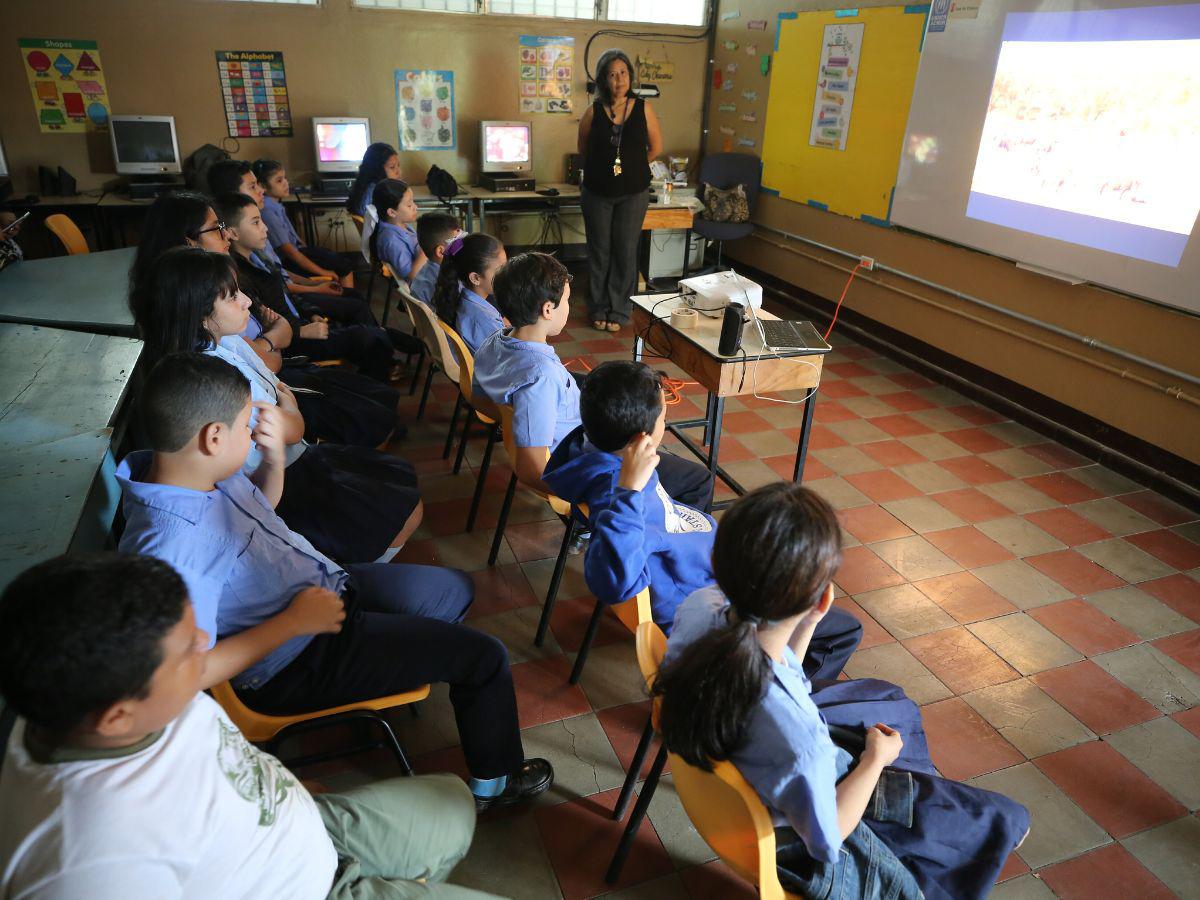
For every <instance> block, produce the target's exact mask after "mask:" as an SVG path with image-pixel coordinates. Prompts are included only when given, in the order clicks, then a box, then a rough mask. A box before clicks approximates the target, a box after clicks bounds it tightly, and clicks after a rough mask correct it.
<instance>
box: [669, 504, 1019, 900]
mask: <svg viewBox="0 0 1200 900" xmlns="http://www.w3.org/2000/svg"><path fill="white" fill-rule="evenodd" d="M840 562H841V534H840V531H839V528H838V521H837V518H836V516H835V515H834V513H833V510H832V509H831V508H830V507H829V504H828V503H826V502H825V501H824V500H822V499H821V498H820V496H818V495H817V494H815V493H813V492H812V491H809V490H807V489H806V488H802V487H800V486H799V485H795V484H790V483H778V484H770V485H766V486H765V487H761V488H759V489H758V490H755V491H752V492H751V493H749V494H747V495H746V496H745V497H743V498H741V499H740V500H739V501H738V502H737V503H736V504H734V505H733V507H731V508H730V509H729V510H728V511H727V512H726V513H725V516H724V518H722V520H721V524H720V527H719V528H718V529H717V536H716V542H715V544H714V547H713V569H714V571H715V573H716V578H717V584H716V585H715V586H713V587H710V588H704V589H702V590H699V591H697V592H696V593H694V594H692V595H691V596H690V597H688V598H687V600H685V601H684V603H683V605H682V606H680V608H679V611H678V612H677V613H676V616H675V630H674V632H673V633H672V635H671V640H670V642H669V644H668V647H667V655H666V660H665V662H664V665H663V667H662V669H661V670H660V671H659V674H658V678H657V679H656V680H655V682H654V688H653V693H654V694H655V695H657V696H660V697H661V698H662V709H661V718H660V723H661V733H662V738H663V743H664V744H665V745H666V747H667V748H668V749H670V750H671V751H672V752H674V753H677V754H679V755H680V756H682V757H683V758H684V759H685V760H687V761H688V762H689V763H690V764H692V765H694V766H700V767H701V768H705V769H710V768H711V766H712V763H713V762H715V761H719V760H729V761H730V762H732V763H733V765H734V766H735V767H736V768H737V769H738V771H739V772H740V773H741V774H742V775H743V776H744V777H745V779H746V780H747V781H748V782H749V783H750V785H751V786H752V787H753V788H754V789H755V791H756V792H757V793H758V795H759V798H760V799H761V800H762V801H763V803H764V804H765V805H766V807H767V809H768V810H769V811H770V813H771V817H772V819H773V820H774V823H775V826H776V847H777V852H776V859H777V864H778V869H779V875H780V881H781V882H782V883H783V887H784V889H785V890H787V891H790V892H794V893H797V894H800V895H802V896H805V897H812V896H817V897H831V898H838V900H851V898H854V900H857V898H884V897H886V898H897V900H917V898H928V900H962V898H978V897H984V896H986V895H987V894H988V892H989V891H990V890H991V888H992V886H993V885H994V884H995V881H996V876H997V875H998V874H999V872H1000V868H1001V866H1003V865H1004V863H1005V861H1006V860H1007V859H1008V855H1009V853H1010V852H1011V851H1012V850H1014V849H1015V848H1016V847H1017V846H1018V845H1019V843H1020V841H1021V840H1022V839H1023V835H1024V834H1025V833H1026V832H1027V830H1028V828H1029V813H1028V812H1027V811H1026V810H1025V808H1024V807H1022V806H1021V805H1020V804H1018V803H1015V802H1013V801H1012V800H1010V799H1009V798H1007V797H1004V796H1001V795H1000V794H994V793H991V792H989V791H984V790H980V789H978V788H973V787H968V786H967V785H964V784H959V783H957V782H954V781H949V780H946V779H943V778H939V777H938V776H937V775H936V774H935V771H934V768H933V764H932V762H931V761H930V759H929V753H928V747H927V745H926V742H925V740H924V733H923V730H922V727H921V715H920V711H919V710H918V709H917V707H916V706H915V704H913V703H912V702H911V701H909V700H908V699H907V698H906V697H904V695H903V692H902V691H900V690H899V688H896V687H895V686H894V685H890V684H888V683H887V682H882V681H875V680H861V681H860V680H851V681H841V682H833V683H832V684H827V685H821V684H814V683H810V682H809V680H808V678H806V677H805V675H804V674H803V672H802V671H801V667H800V659H801V658H802V657H803V656H804V655H805V649H806V648H807V647H808V646H809V642H810V641H811V640H812V636H813V632H814V630H815V629H816V627H817V626H818V624H819V623H820V622H821V619H822V617H823V616H825V615H826V614H827V613H828V612H829V608H830V606H831V604H832V603H833V586H832V581H831V580H832V578H833V575H834V573H835V572H836V571H837V568H838V566H839V564H840ZM879 723H887V724H879ZM831 730H832V731H833V733H832V734H831ZM864 737H865V742H864ZM835 741H836V742H837V743H835ZM864 743H865V747H864ZM841 745H845V746H844V747H843V746H841Z"/></svg>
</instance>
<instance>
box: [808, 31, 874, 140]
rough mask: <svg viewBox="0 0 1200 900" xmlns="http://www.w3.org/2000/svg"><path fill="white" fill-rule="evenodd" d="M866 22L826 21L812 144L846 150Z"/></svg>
mask: <svg viewBox="0 0 1200 900" xmlns="http://www.w3.org/2000/svg"><path fill="white" fill-rule="evenodd" d="M866 27H867V26H866V23H865V22H856V23H853V24H847V25H840V24H839V25H826V26H825V37H824V40H823V42H822V44H821V61H820V63H819V64H818V69H817V94H816V98H815V99H814V100H813V114H812V127H811V128H810V130H809V136H808V143H809V145H810V146H812V147H827V148H829V149H830V150H845V149H846V136H847V134H848V133H849V131H850V112H851V110H852V108H853V107H854V86H855V84H856V82H857V81H858V57H859V54H860V53H861V52H862V41H863V31H865V30H866Z"/></svg>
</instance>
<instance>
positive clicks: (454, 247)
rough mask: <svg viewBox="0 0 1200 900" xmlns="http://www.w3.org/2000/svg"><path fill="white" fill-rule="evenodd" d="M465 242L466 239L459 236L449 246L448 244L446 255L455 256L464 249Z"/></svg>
mask: <svg viewBox="0 0 1200 900" xmlns="http://www.w3.org/2000/svg"><path fill="white" fill-rule="evenodd" d="M463 240H464V237H463V236H462V235H459V236H458V237H456V238H455V239H454V240H452V241H451V242H450V243H449V244H447V245H446V255H447V256H454V255H455V254H456V253H458V251H459V250H461V249H462V248H463Z"/></svg>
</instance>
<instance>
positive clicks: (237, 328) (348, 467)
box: [137, 247, 423, 563]
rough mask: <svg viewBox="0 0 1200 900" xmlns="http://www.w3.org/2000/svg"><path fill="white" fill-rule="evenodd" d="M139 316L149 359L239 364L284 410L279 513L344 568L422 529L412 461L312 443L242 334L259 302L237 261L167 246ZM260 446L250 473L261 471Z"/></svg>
mask: <svg viewBox="0 0 1200 900" xmlns="http://www.w3.org/2000/svg"><path fill="white" fill-rule="evenodd" d="M145 282H146V286H145V288H144V289H143V291H142V292H141V293H142V294H143V295H144V296H146V297H147V298H148V300H147V302H146V303H145V306H144V307H143V312H142V316H141V317H140V318H138V319H137V326H138V334H139V336H140V337H141V338H142V340H143V341H145V343H146V359H147V362H148V363H151V362H154V361H155V360H157V359H159V358H161V357H162V356H165V355H166V354H168V353H174V352H180V351H184V352H193V351H201V352H204V353H209V354H212V355H214V356H219V357H220V358H222V359H224V360H225V361H226V362H228V363H230V364H231V365H233V366H235V367H236V368H237V369H238V371H240V372H241V373H242V374H243V375H244V376H245V377H246V378H247V379H248V380H249V381H250V384H251V390H252V392H253V395H254V400H255V401H256V402H262V403H267V404H269V405H271V406H278V407H280V409H281V410H282V411H283V413H284V420H285V422H286V423H287V437H286V441H287V451H286V455H287V464H288V478H287V482H286V484H285V487H284V493H283V498H282V500H281V501H280V504H279V514H280V515H281V516H283V518H284V519H285V520H286V521H287V522H288V524H289V525H290V526H291V527H292V528H293V529H294V530H296V531H298V532H300V533H301V534H303V535H304V536H305V537H306V538H307V539H308V540H310V541H312V543H313V544H314V545H315V546H316V547H317V549H318V550H320V551H321V552H322V553H324V554H325V555H326V556H331V557H333V558H334V559H336V560H338V561H339V562H343V563H354V562H372V561H374V560H380V561H384V562H386V561H387V560H389V559H391V558H392V557H393V556H394V555H395V554H396V552H397V551H398V550H399V548H400V547H402V546H403V545H404V542H405V541H407V540H408V538H409V537H410V536H411V535H412V533H413V532H414V531H415V530H416V528H417V526H418V525H420V523H421V517H422V513H423V508H422V505H421V495H420V492H419V491H418V490H417V476H416V473H415V472H414V471H413V468H412V466H411V465H409V464H408V463H407V462H405V461H404V460H403V459H400V458H399V457H398V456H394V455H392V454H390V453H383V452H381V451H378V450H374V449H370V448H367V447H348V446H344V445H341V444H334V443H322V444H312V445H310V444H307V443H305V442H304V431H305V422H304V417H303V415H301V414H300V410H299V407H298V404H297V402H296V397H295V395H294V394H293V393H292V391H291V388H290V387H289V386H288V385H287V384H286V383H285V382H283V381H281V380H279V379H278V378H277V377H276V376H275V375H274V374H273V373H272V372H271V371H270V370H269V369H268V368H267V367H266V366H265V365H264V364H263V361H262V360H261V359H260V358H259V356H258V354H257V353H255V351H254V350H253V348H251V346H250V344H249V343H248V342H247V341H246V340H244V339H243V338H242V337H240V335H241V334H242V333H243V332H244V331H245V329H246V325H247V322H248V321H249V318H250V306H251V301H250V298H249V297H247V296H246V295H245V294H244V293H242V292H241V291H240V290H239V289H238V284H237V277H236V272H235V270H234V267H233V261H232V260H230V258H229V257H228V256H223V255H219V254H216V253H210V252H207V251H205V250H200V249H198V248H191V247H179V248H176V249H173V250H168V251H167V252H166V253H164V254H163V255H162V256H161V257H159V258H158V259H157V260H155V262H154V263H153V265H152V266H151V267H150V270H149V273H148V274H147V276H146V279H145ZM258 463H259V459H258V456H257V451H256V450H254V449H251V451H250V458H249V460H248V461H247V463H246V472H247V474H249V473H251V472H253V471H254V470H255V468H256V467H257V466H258Z"/></svg>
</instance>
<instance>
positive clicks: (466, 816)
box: [313, 775, 491, 900]
mask: <svg viewBox="0 0 1200 900" xmlns="http://www.w3.org/2000/svg"><path fill="white" fill-rule="evenodd" d="M313 799H314V800H315V801H316V803H317V808H318V809H319V810H320V811H321V818H322V819H323V820H324V822H325V830H326V831H328V832H329V837H330V839H331V840H332V841H333V846H334V847H335V848H336V849H337V854H338V870H337V875H336V876H335V877H334V881H333V886H332V887H331V888H330V889H329V897H330V898H331V900H404V898H423V900H434V898H436V900H470V898H474V900H479V898H483V897H488V896H491V895H490V894H481V893H479V892H478V891H472V890H469V889H467V888H461V887H457V886H455V885H451V884H442V883H441V882H444V881H445V880H446V878H447V876H449V874H450V872H451V870H452V869H453V868H454V867H455V866H456V865H457V864H458V862H459V860H461V859H462V858H463V857H464V856H466V855H467V850H469V849H470V847H471V836H472V835H473V834H474V832H475V801H474V800H473V799H472V798H471V792H470V791H469V790H468V789H467V786H466V785H465V784H464V783H463V782H462V780H461V779H459V778H456V777H455V776H453V775H425V776H422V777H420V778H392V779H389V780H388V781H380V782H377V783H375V784H370V785H366V786H364V787H360V788H355V789H354V790H351V791H346V792H345V793H342V794H317V795H315V796H314V797H313ZM417 879H423V880H424V881H425V882H426V883H424V884H422V883H420V882H418V881H417Z"/></svg>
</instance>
